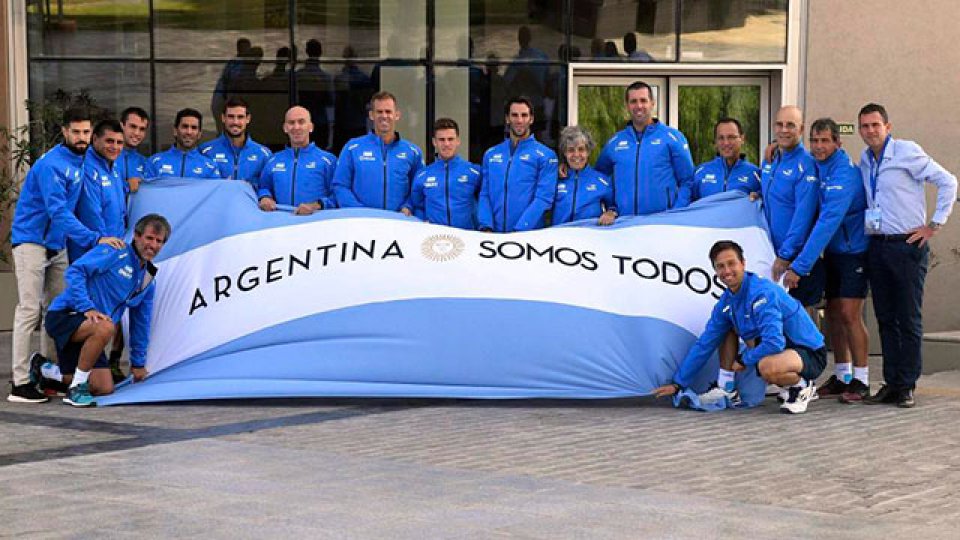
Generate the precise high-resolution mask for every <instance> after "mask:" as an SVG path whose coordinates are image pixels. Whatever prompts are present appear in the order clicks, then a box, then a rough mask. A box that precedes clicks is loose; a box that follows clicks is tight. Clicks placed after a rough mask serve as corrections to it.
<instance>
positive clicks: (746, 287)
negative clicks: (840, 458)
mask: <svg viewBox="0 0 960 540" xmlns="http://www.w3.org/2000/svg"><path fill="white" fill-rule="evenodd" d="M710 262H711V264H713V268H714V270H715V271H716V273H717V277H719V278H720V280H721V281H722V282H723V284H724V285H725V286H726V287H727V290H726V291H724V292H723V294H722V295H721V296H720V299H719V300H718V301H717V305H716V306H715V307H714V308H713V312H712V313H711V314H710V320H708V321H707V326H706V328H705V329H704V330H703V333H702V334H700V337H699V338H697V341H696V342H695V343H694V344H693V346H692V347H691V348H690V351H689V352H688V353H687V356H686V357H684V359H683V362H681V364H680V367H679V369H677V372H676V373H675V374H674V376H673V382H672V383H670V384H667V385H664V386H661V387H659V388H657V389H655V390H654V392H653V393H654V395H656V396H657V397H661V396H669V395H673V394H676V393H677V392H679V391H681V390H682V389H684V388H686V387H688V386H690V384H691V383H692V382H693V380H694V378H695V377H696V375H697V373H698V372H699V371H700V369H702V368H703V365H704V364H705V363H706V362H707V360H708V359H709V358H710V356H711V355H713V353H714V352H716V351H717V350H718V348H719V350H720V366H721V377H720V378H719V379H722V380H718V381H717V382H718V387H717V389H716V390H719V392H717V393H722V394H725V395H729V396H731V397H733V396H735V390H734V388H733V373H734V372H737V371H742V370H744V369H756V370H757V373H758V374H759V375H760V376H761V377H762V378H763V380H764V381H766V382H767V383H770V384H776V385H780V386H785V387H787V388H788V393H787V397H786V399H785V400H784V402H783V403H782V404H781V405H780V412H783V413H787V414H799V413H803V412H806V410H807V404H808V403H809V402H810V399H811V398H812V397H813V396H814V395H815V393H816V387H815V385H814V381H815V380H816V378H817V377H818V376H820V373H821V372H823V368H824V367H825V366H826V365H827V349H826V347H825V346H824V343H823V336H822V335H821V334H820V332H819V331H818V330H817V327H816V325H814V324H813V321H812V320H810V317H808V316H807V314H806V312H805V311H804V310H803V306H801V305H800V304H799V302H797V301H796V300H795V299H793V298H792V297H790V295H788V294H787V293H786V292H785V291H784V290H783V289H782V288H781V287H780V286H779V285H777V284H776V283H773V282H772V281H770V280H768V279H766V278H763V277H760V276H758V275H756V274H754V273H752V272H746V271H745V266H744V264H745V262H746V261H745V259H744V257H743V248H741V247H740V245H739V244H737V243H736V242H733V241H730V240H721V241H719V242H717V243H715V244H714V245H713V247H711V248H710ZM737 338H739V339H740V340H743V342H744V343H745V344H746V349H745V351H744V352H743V354H742V355H740V354H738V353H737V350H738V347H737ZM724 371H725V372H726V373H727V374H729V375H728V376H727V377H726V378H724V377H723V372H724Z"/></svg>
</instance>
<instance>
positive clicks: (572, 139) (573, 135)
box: [557, 126, 596, 159]
mask: <svg viewBox="0 0 960 540" xmlns="http://www.w3.org/2000/svg"><path fill="white" fill-rule="evenodd" d="M581 142H583V144H584V145H586V147H587V153H588V154H589V153H590V152H593V149H594V147H596V143H594V142H593V136H592V135H590V132H589V131H587V130H585V129H583V128H582V127H580V126H567V127H565V128H563V130H562V131H561V132H560V143H559V144H558V145H557V150H559V154H560V159H565V158H564V156H565V155H566V153H567V148H570V147H572V146H576V145H578V144H580V143H581Z"/></svg>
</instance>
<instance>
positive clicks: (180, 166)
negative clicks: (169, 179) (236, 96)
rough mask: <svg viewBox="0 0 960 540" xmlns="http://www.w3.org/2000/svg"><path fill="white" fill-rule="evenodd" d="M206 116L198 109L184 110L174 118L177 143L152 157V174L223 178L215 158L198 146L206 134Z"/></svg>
mask: <svg viewBox="0 0 960 540" xmlns="http://www.w3.org/2000/svg"><path fill="white" fill-rule="evenodd" d="M202 129H203V116H202V115H201V114H200V111H198V110H196V109H181V110H180V111H178V112H177V116H176V118H175V119H174V121H173V141H174V142H173V146H171V147H170V148H169V149H167V150H166V151H164V152H159V153H157V154H154V155H153V157H151V158H150V162H149V164H150V176H151V177H161V176H177V177H180V178H220V172H219V170H218V169H217V166H216V164H215V163H214V162H213V160H211V159H209V158H207V157H206V156H204V155H203V154H201V153H200V151H199V150H198V149H197V144H199V143H200V135H201V134H202V133H203V131H202Z"/></svg>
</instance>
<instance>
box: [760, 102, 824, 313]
mask: <svg viewBox="0 0 960 540" xmlns="http://www.w3.org/2000/svg"><path fill="white" fill-rule="evenodd" d="M774 132H775V135H776V141H777V148H776V150H774V153H773V157H772V159H770V160H769V161H768V160H764V162H763V167H762V169H761V170H762V172H761V175H760V191H761V194H762V196H763V211H764V215H765V216H766V218H767V224H768V225H769V226H770V239H771V240H772V241H773V249H774V251H775V252H776V255H777V258H776V260H775V261H774V263H773V281H775V282H779V281H780V278H782V277H783V274H784V273H786V271H787V268H788V267H789V266H790V263H791V262H792V261H793V260H794V259H795V258H796V257H797V255H798V254H799V253H800V250H801V249H802V248H803V245H804V244H805V243H806V241H807V237H808V236H809V235H810V229H811V227H813V222H814V220H815V219H816V217H817V193H818V189H817V188H818V186H819V185H820V179H819V178H817V167H816V163H815V162H814V159H813V156H811V155H810V153H809V152H807V150H806V148H804V147H803V143H802V142H801V140H800V139H801V138H802V137H803V113H802V112H801V111H800V109H799V108H798V107H796V106H793V105H787V106H785V107H781V108H780V110H779V111H777V117H776V121H775V123H774ZM823 281H824V276H823V264H822V263H821V262H820V260H819V259H816V260H815V261H814V264H813V266H812V267H811V269H810V270H809V272H808V273H807V275H805V276H803V278H802V279H801V280H800V282H799V283H798V284H797V286H796V287H794V288H792V289H790V294H791V295H792V296H793V297H794V298H796V299H797V300H799V301H800V303H801V304H803V307H805V308H808V309H812V308H813V306H815V305H817V304H818V303H819V302H820V299H821V297H823Z"/></svg>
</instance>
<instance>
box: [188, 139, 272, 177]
mask: <svg viewBox="0 0 960 540" xmlns="http://www.w3.org/2000/svg"><path fill="white" fill-rule="evenodd" d="M200 153H201V154H203V155H204V156H206V157H208V158H209V159H211V160H213V163H214V165H216V166H217V170H218V171H219V173H220V178H229V179H231V180H246V181H247V182H249V183H250V184H251V185H252V186H253V187H254V188H256V187H257V182H258V181H259V179H260V173H261V172H262V171H263V166H264V164H265V163H266V162H267V160H268V159H270V156H271V155H272V152H270V150H269V149H268V148H267V147H266V146H264V145H262V144H260V143H258V142H256V141H254V140H253V139H251V138H250V137H249V136H248V137H247V139H246V141H244V143H243V146H242V147H240V148H237V147H236V146H234V145H233V143H232V142H230V137H227V136H226V135H221V136H219V137H217V138H216V139H214V140H212V141H209V142H205V143H203V144H201V145H200Z"/></svg>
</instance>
